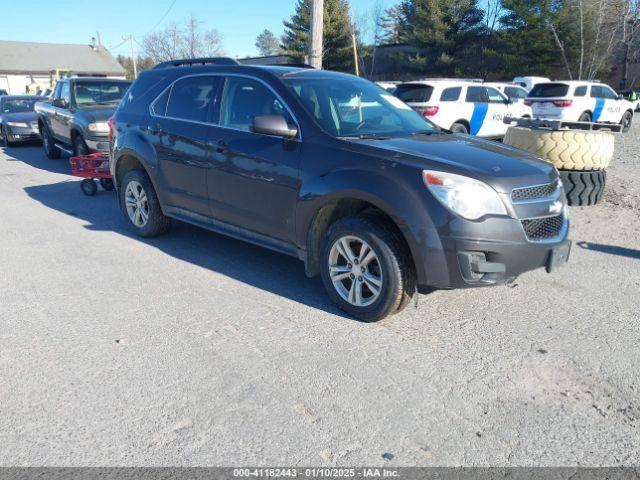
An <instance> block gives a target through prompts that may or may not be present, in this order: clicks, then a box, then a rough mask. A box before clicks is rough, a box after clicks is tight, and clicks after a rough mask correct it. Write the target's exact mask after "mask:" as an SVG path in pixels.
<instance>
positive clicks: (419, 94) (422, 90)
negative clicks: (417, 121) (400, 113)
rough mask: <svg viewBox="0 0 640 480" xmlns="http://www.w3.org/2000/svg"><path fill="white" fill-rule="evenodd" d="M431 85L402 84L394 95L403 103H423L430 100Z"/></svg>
mask: <svg viewBox="0 0 640 480" xmlns="http://www.w3.org/2000/svg"><path fill="white" fill-rule="evenodd" d="M432 93H433V87H432V86H431V85H419V84H404V85H399V86H398V88H397V89H396V91H395V92H394V95H395V96H396V97H398V98H399V99H400V100H402V101H403V102H405V103H424V102H428V101H429V100H431V94H432Z"/></svg>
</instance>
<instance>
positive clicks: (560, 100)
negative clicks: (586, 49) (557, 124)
mask: <svg viewBox="0 0 640 480" xmlns="http://www.w3.org/2000/svg"><path fill="white" fill-rule="evenodd" d="M525 103H526V104H527V105H529V106H530V107H531V109H532V111H533V117H534V118H543V119H552V120H565V121H568V122H597V123H618V124H621V125H622V131H623V132H626V131H628V130H629V128H630V127H631V121H632V119H633V110H634V105H633V104H632V103H631V102H629V101H627V100H624V99H623V98H622V97H621V96H619V95H618V94H617V93H616V92H615V91H614V90H613V89H612V88H611V87H609V86H608V85H605V84H603V83H598V82H585V81H566V82H565V81H556V82H548V83H539V84H537V85H536V86H535V87H533V89H532V90H531V91H530V92H529V95H528V96H527V98H526V100H525Z"/></svg>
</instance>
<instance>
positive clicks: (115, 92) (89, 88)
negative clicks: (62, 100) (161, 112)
mask: <svg viewBox="0 0 640 480" xmlns="http://www.w3.org/2000/svg"><path fill="white" fill-rule="evenodd" d="M130 85H131V84H130V83H128V82H114V81H109V80H104V81H100V82H93V81H92V82H87V81H84V82H83V81H75V82H74V83H73V97H74V99H75V102H76V106H77V107H78V108H92V107H95V106H99V105H104V106H116V105H118V104H119V103H120V100H122V97H124V95H125V93H127V90H128V89H129V86H130ZM63 88H64V87H63ZM67 88H68V84H67Z"/></svg>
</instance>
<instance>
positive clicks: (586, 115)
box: [574, 112, 591, 122]
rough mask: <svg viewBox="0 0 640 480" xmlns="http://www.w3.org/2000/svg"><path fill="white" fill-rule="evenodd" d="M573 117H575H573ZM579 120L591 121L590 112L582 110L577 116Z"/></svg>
mask: <svg viewBox="0 0 640 480" xmlns="http://www.w3.org/2000/svg"><path fill="white" fill-rule="evenodd" d="M574 118H575V117H574ZM578 121H579V122H591V114H590V113H589V112H583V113H582V115H580V118H578Z"/></svg>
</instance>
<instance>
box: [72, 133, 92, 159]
mask: <svg viewBox="0 0 640 480" xmlns="http://www.w3.org/2000/svg"><path fill="white" fill-rule="evenodd" d="M89 153H90V152H89V147H87V144H86V143H85V142H84V139H83V138H82V135H76V136H74V137H73V156H74V157H84V156H86V155H89Z"/></svg>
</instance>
